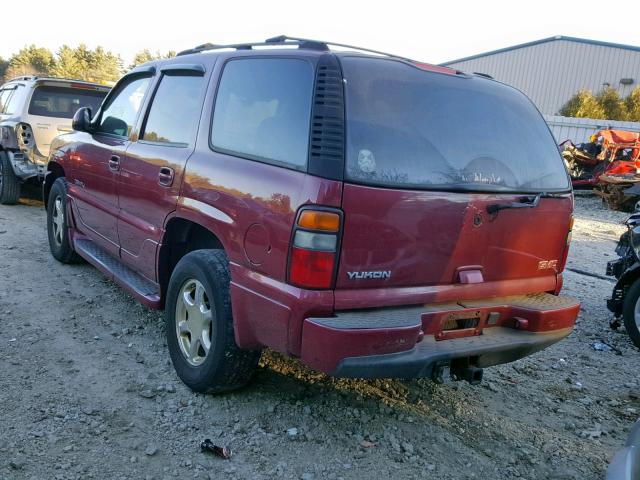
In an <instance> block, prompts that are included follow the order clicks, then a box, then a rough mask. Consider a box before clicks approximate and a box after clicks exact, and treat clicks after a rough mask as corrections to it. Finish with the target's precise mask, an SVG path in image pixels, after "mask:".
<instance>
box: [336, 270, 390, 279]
mask: <svg viewBox="0 0 640 480" xmlns="http://www.w3.org/2000/svg"><path fill="white" fill-rule="evenodd" d="M347 275H349V280H360V279H369V278H391V270H384V271H378V272H347Z"/></svg>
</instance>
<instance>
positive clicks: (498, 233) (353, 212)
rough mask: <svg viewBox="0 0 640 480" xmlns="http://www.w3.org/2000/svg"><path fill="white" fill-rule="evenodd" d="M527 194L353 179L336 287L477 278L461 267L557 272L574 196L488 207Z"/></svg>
mask: <svg viewBox="0 0 640 480" xmlns="http://www.w3.org/2000/svg"><path fill="white" fill-rule="evenodd" d="M519 197H520V196H517V195H504V194H500V195H498V194H467V193H438V192H425V191H409V190H394V189H385V188H376V187H368V186H361V185H352V184H346V185H345V187H344V193H343V209H344V211H345V225H344V236H343V239H342V251H341V256H340V264H339V269H338V278H337V285H336V286H337V288H338V289H354V288H356V289H357V288H379V287H413V286H429V285H447V284H455V283H461V282H465V281H474V279H473V278H470V279H469V278H466V277H465V274H464V273H461V272H469V271H479V272H480V273H481V276H482V277H481V280H483V281H485V282H492V281H503V280H512V279H526V278H536V277H543V276H549V275H555V274H556V273H557V272H559V271H561V269H562V260H563V257H564V253H565V248H566V245H567V242H566V241H567V235H568V232H569V228H570V227H569V222H570V216H571V211H572V202H571V198H570V197H569V196H566V197H564V198H542V199H541V200H540V202H539V203H538V205H537V206H536V207H533V208H518V209H506V210H501V211H499V212H497V213H493V214H489V213H488V212H487V207H488V206H489V205H496V204H507V203H511V202H514V201H517V200H518V199H519ZM365 199H366V201H365ZM379 272H382V273H379ZM475 280H480V278H476V279H475ZM498 294H500V292H496V295H498Z"/></svg>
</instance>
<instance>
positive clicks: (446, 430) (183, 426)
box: [0, 194, 640, 480]
mask: <svg viewBox="0 0 640 480" xmlns="http://www.w3.org/2000/svg"><path fill="white" fill-rule="evenodd" d="M625 218H626V214H624V213H619V212H611V211H608V210H606V209H605V208H603V207H602V206H601V205H600V203H599V201H598V200H596V199H594V198H593V197H591V196H589V195H584V194H583V195H579V196H578V197H577V200H576V225H575V230H574V237H573V238H574V240H573V244H572V248H571V255H570V260H569V265H568V266H569V268H573V269H577V270H581V271H587V272H592V273H597V274H602V273H603V271H604V265H605V262H606V261H607V260H608V259H610V258H613V257H614V255H615V254H614V252H613V249H614V247H615V242H616V240H617V238H618V236H619V235H620V233H621V232H622V231H623V229H624V227H623V226H622V224H621V222H622V221H623V220H624V219H625ZM44 225H45V213H44V211H43V209H42V208H41V204H39V202H37V201H33V200H32V201H23V203H22V204H21V205H18V206H14V207H6V206H0V272H2V274H1V275H0V372H1V373H0V405H2V408H1V409H0V479H86V478H95V479H101V478H105V479H141V478H149V479H152V478H153V479H164V478H177V477H180V478H199V479H208V478H215V479H220V478H251V479H266V478H278V477H281V478H296V479H300V478H301V479H305V480H308V479H321V478H329V479H332V478H335V479H339V478H344V479H352V478H353V479H356V478H358V479H360V478H403V479H404V478H427V479H429V478H433V479H467V478H469V479H470V478H477V479H489V478H491V479H511V478H520V479H523V478H524V479H543V478H544V479H580V480H588V479H598V478H602V476H603V472H604V470H605V468H606V465H607V462H608V461H609V460H610V459H611V456H612V454H613V452H614V451H615V450H616V449H617V448H619V447H620V446H621V445H622V444H623V443H624V440H625V437H626V434H627V432H628V430H629V428H630V426H631V425H632V423H633V421H634V420H636V418H637V417H638V410H639V409H640V386H639V380H638V375H637V373H636V371H635V368H636V366H637V363H638V352H637V350H636V349H635V348H634V347H633V345H632V344H631V342H630V340H629V338H628V337H627V336H626V335H625V333H624V331H619V332H613V331H611V330H609V327H608V320H609V318H610V314H609V312H608V311H607V309H606V307H605V300H606V298H607V296H609V295H610V293H611V288H612V285H613V284H612V283H611V282H610V281H607V280H604V279H599V278H594V277H591V276H587V275H583V274H578V273H575V272H572V271H567V272H566V274H565V289H564V293H566V294H569V295H574V296H577V297H579V298H581V299H582V302H583V303H582V313H581V315H580V318H579V321H578V324H577V327H576V330H575V332H574V333H573V334H572V335H571V336H570V337H569V338H568V339H566V340H565V341H563V342H561V343H559V344H557V345H554V346H553V347H551V348H549V349H548V350H546V351H543V352H540V353H538V354H536V355H534V356H533V357H529V358H527V359H524V360H521V361H518V362H515V363H513V364H509V365H504V366H500V367H495V368H491V369H488V370H487V371H485V381H484V382H483V383H482V385H480V386H476V387H472V386H469V385H467V384H466V383H451V384H445V385H441V386H437V385H435V384H433V383H431V382H430V381H426V380H425V381H423V380H419V381H396V380H381V381H345V380H334V379H331V378H327V377H326V376H323V375H319V374H316V373H314V372H310V371H309V370H307V369H305V368H304V367H303V366H301V365H300V364H299V363H297V362H296V361H293V360H285V359H282V358H281V357H279V356H277V355H275V354H273V353H269V352H267V353H265V355H264V356H263V360H262V365H261V368H260V369H259V371H258V373H257V375H256V378H255V380H254V381H253V383H252V384H251V385H250V386H249V387H247V388H245V389H243V390H241V391H238V392H235V393H232V394H228V395H224V396H208V395H199V394H194V393H192V392H191V391H189V390H188V389H187V388H186V387H185V386H183V385H182V384H181V383H180V381H179V380H178V378H177V377H176V375H175V373H174V370H173V368H172V366H171V365H170V363H169V359H168V354H167V349H166V345H165V340H164V333H163V320H162V316H161V314H160V313H159V312H155V311H151V310H148V309H146V308H144V307H142V306H141V305H139V304H137V303H136V302H135V301H134V300H133V299H132V298H131V297H130V296H129V295H127V294H125V293H124V292H123V291H122V290H120V289H119V288H118V287H117V286H115V285H114V284H112V283H111V282H109V281H107V280H105V279H104V278H103V277H102V276H101V274H100V273H99V272H98V271H97V270H95V269H94V268H92V267H90V266H88V265H79V266H64V265H61V264H59V263H57V262H56V261H55V260H53V258H52V257H51V256H50V254H49V251H48V246H47V241H46V232H45V228H44ZM596 341H603V342H606V343H608V344H609V345H611V346H613V347H615V348H616V349H618V350H619V351H620V353H621V355H617V354H615V353H613V352H600V351H595V350H594V349H593V348H592V347H591V344H592V343H594V342H596ZM204 438H211V439H212V440H213V442H214V443H216V444H219V445H226V446H229V447H231V449H232V450H233V452H234V455H233V457H232V458H231V459H230V460H223V459H219V458H217V457H214V456H210V455H206V454H203V453H201V452H200V449H199V444H200V442H201V441H202V440H203V439H204Z"/></svg>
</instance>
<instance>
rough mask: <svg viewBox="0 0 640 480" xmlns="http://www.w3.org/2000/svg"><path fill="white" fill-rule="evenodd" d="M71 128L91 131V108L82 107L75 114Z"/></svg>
mask: <svg viewBox="0 0 640 480" xmlns="http://www.w3.org/2000/svg"><path fill="white" fill-rule="evenodd" d="M71 128H73V129H74V130H75V131H77V132H89V131H91V108H90V107H80V108H79V109H78V110H77V111H76V113H75V114H74V115H73V121H72V122H71Z"/></svg>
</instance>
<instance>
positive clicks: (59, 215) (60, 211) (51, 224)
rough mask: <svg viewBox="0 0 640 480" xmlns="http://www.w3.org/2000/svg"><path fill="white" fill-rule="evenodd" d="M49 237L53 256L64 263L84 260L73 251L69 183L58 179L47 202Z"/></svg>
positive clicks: (63, 179)
mask: <svg viewBox="0 0 640 480" xmlns="http://www.w3.org/2000/svg"><path fill="white" fill-rule="evenodd" d="M47 235H48V237H49V249H50V250H51V255H53V257H54V258H55V259H56V260H58V261H59V262H62V263H79V262H81V261H82V258H81V257H80V256H79V255H78V254H77V253H76V252H75V251H74V250H73V247H72V246H71V239H70V238H69V222H68V219H67V181H66V179H65V178H64V177H59V178H56V180H55V182H53V185H52V186H51V191H50V192H49V200H48V202H47Z"/></svg>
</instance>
